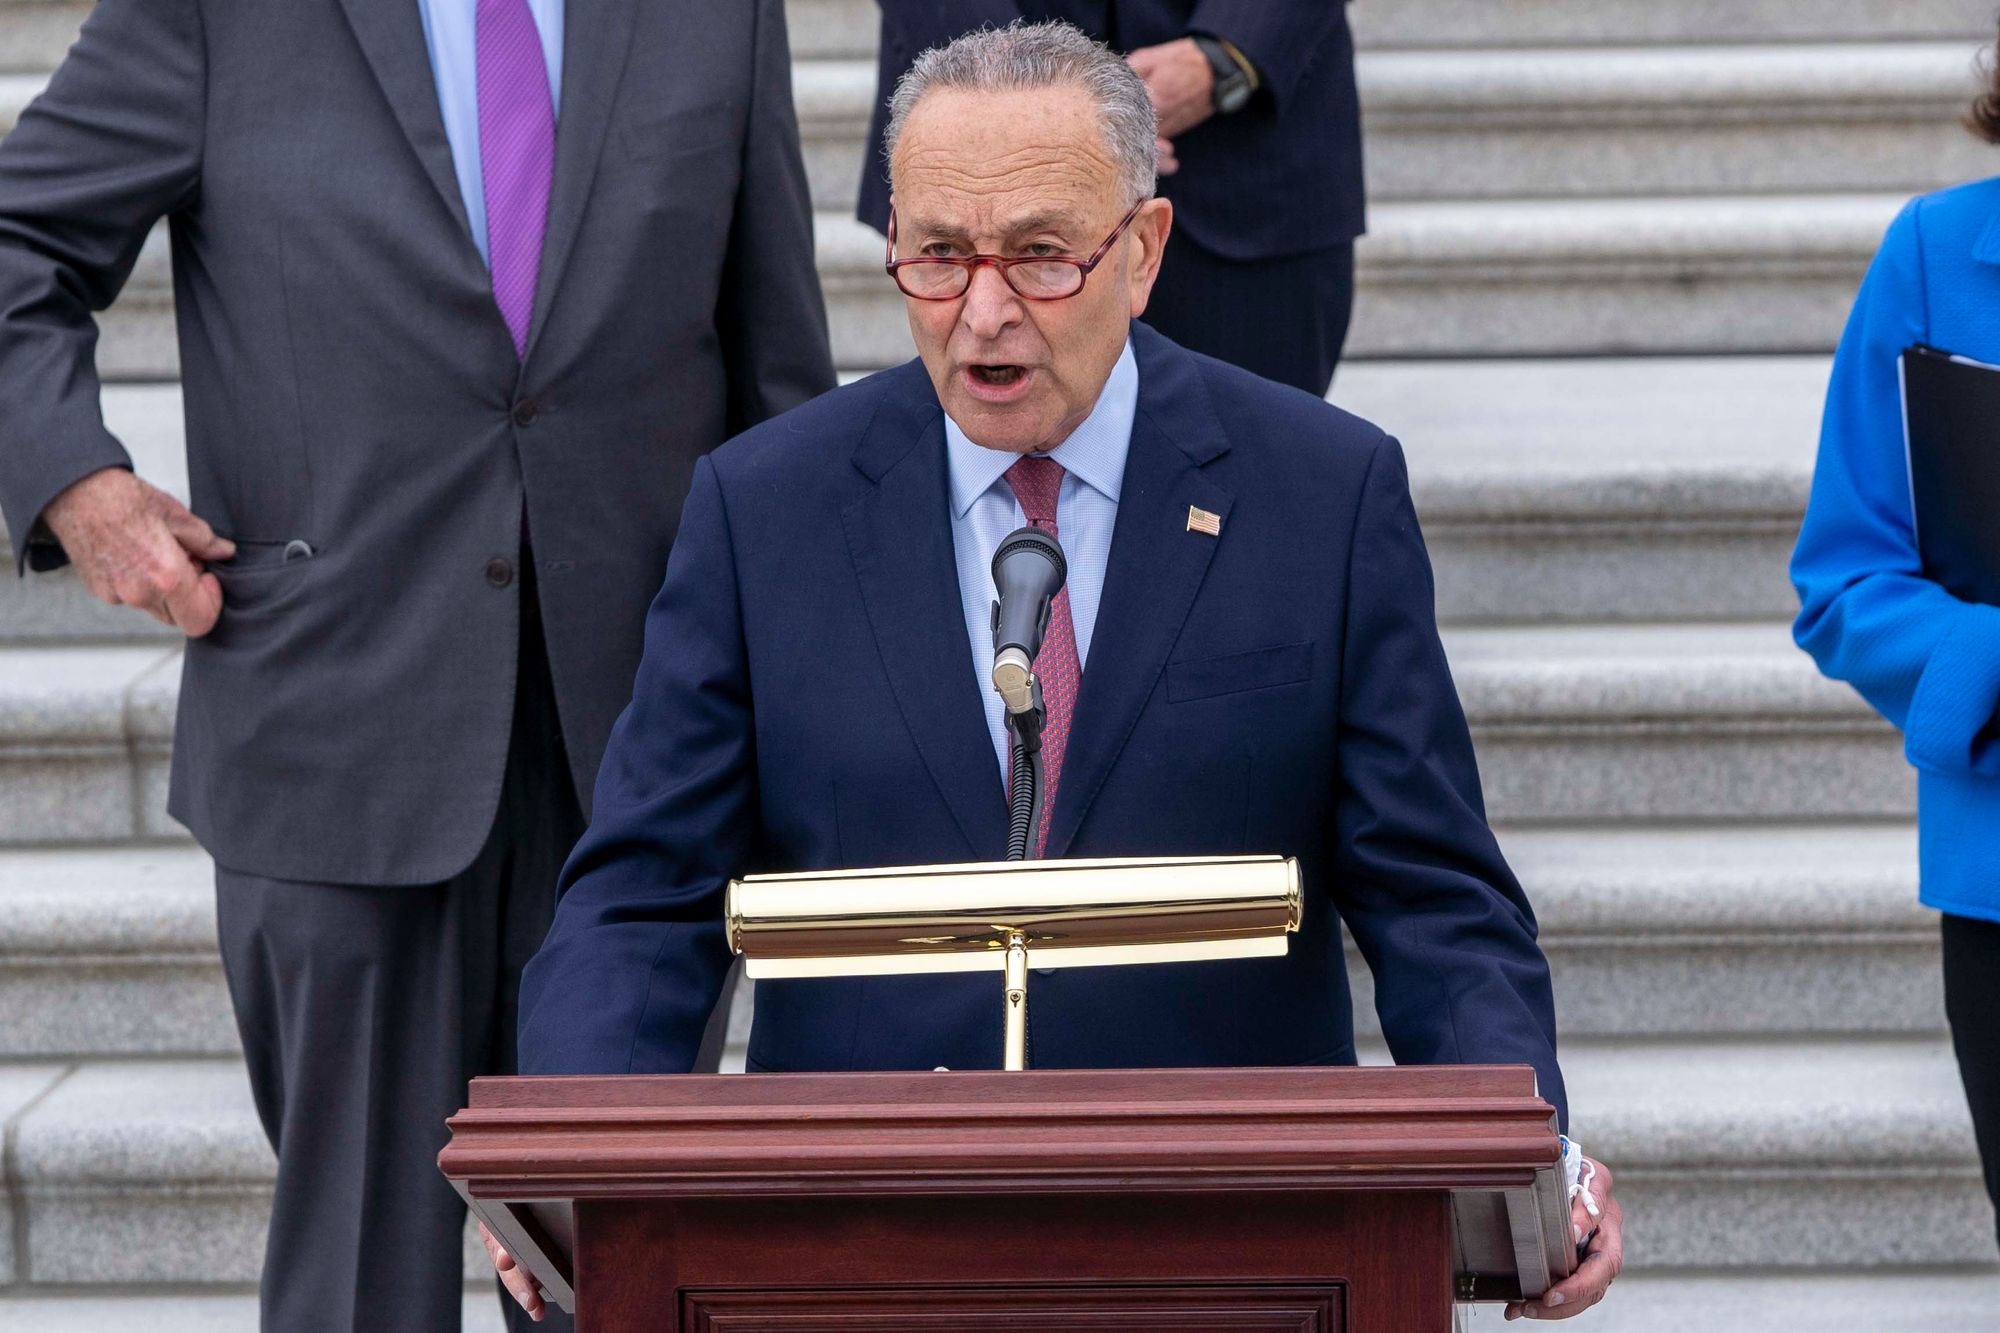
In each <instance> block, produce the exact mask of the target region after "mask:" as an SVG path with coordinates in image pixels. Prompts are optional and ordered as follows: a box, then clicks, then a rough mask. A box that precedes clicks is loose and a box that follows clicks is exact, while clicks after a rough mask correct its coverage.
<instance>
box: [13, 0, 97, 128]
mask: <svg viewBox="0 0 2000 1333" xmlns="http://www.w3.org/2000/svg"><path fill="white" fill-rule="evenodd" d="M89 13H90V5H89V3H88V2H87V0H0V74H9V73H16V72H20V73H34V72H37V71H47V70H52V69H54V68H55V67H56V66H57V65H58V64H60V63H61V62H62V58H63V53H64V52H66V51H68V50H69V44H70V43H71V42H73V41H75V40H76V30H77V29H78V28H79V27H81V26H82V25H83V20H84V16H85V15H87V14H89ZM5 101H6V99H5V96H4V94H0V103H4V102H5ZM6 123H8V124H10V125H11V124H12V123H13V117H12V116H11V115H8V117H7V122H6Z"/></svg>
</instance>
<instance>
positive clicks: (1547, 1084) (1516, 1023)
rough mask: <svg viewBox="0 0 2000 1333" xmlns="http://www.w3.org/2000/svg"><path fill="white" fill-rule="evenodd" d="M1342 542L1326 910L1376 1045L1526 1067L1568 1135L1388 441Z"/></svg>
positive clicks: (1406, 1055) (1517, 892)
mask: <svg viewBox="0 0 2000 1333" xmlns="http://www.w3.org/2000/svg"><path fill="white" fill-rule="evenodd" d="M1353 543H1354V544H1353V548H1352V551H1351V553H1350V555H1349V558H1348V564H1349V572H1348V580H1347V586H1348V589H1349V598H1350V603H1349V611H1348V624H1347V630H1346V644H1347V648H1346V656H1345V660H1344V661H1343V663H1342V666H1341V680H1342V686H1341V688H1342V696H1341V705H1340V716H1341V724H1340V741H1339V747H1338V761H1339V765H1340V777H1341V786H1340V789H1339V793H1338V797H1337V804H1336V809H1335V812H1334V818H1335V819H1336V821H1337V823H1338V829H1337V832H1338V835H1339V836H1338V838H1337V839H1336V843H1337V845H1338V847H1339V848H1340V860H1339V863H1338V864H1337V865H1336V866H1335V868H1334V877H1333V879H1334V896H1335V902H1336V905H1337V906H1338V908H1339V910H1340V915H1341V919H1342V920H1343V921H1345V922H1346V923H1347V928H1348V931H1349V933H1350V934H1352V935H1353V936H1354V942H1355V943H1356V944H1357V945H1358V946H1360V949H1361V953H1362V956H1363V957H1365V958H1366V959H1367V960H1368V967H1369V970H1370V971H1372V972H1373V973H1374V974H1375V1008H1376V1011H1377V1013H1379V1014H1380V1016H1381V1019H1382V1031H1383V1034H1384V1035H1385V1036H1386V1037H1387V1038H1388V1041H1389V1049H1390V1051H1391V1053H1393V1054H1394V1055H1395V1057H1396V1061H1397V1063H1399V1064H1529V1065H1533V1066H1534V1067H1535V1072H1536V1074H1537V1075H1538V1076H1539V1079H1540V1084H1541V1092H1542V1096H1544V1097H1546V1098H1547V1099H1548V1100H1549V1102H1550V1104H1552V1105H1553V1106H1554V1107H1555V1108H1556V1111H1557V1114H1558V1116H1559V1117H1560V1118H1561V1120H1562V1122H1563V1123H1564V1125H1565V1126H1566V1125H1567V1124H1568V1121H1569V1110H1568V1101H1567V1098H1566V1097H1565V1095H1564V1091H1563V1080H1562V1071H1561V1069H1560V1068H1558V1066H1557V1064H1556V1020H1555V998H1554V991H1553V988H1552V986H1551V984H1550V980H1549V967H1548V960H1547V959H1545V958H1544V957H1543V956H1542V951H1541V947H1540V946H1539V945H1538V944H1537V943H1536V942H1535V917H1534V912H1533V910H1532V909H1531V908H1530V907H1529V906H1528V899H1527V895H1526V894H1525V893H1523V892H1522V890H1521V886H1520V884H1519V882H1518V881H1517V880H1516V879H1515V878H1514V874H1513V871H1512V870H1510V869H1509V868H1508V866H1507V862H1506V858H1505V857H1503V856H1502V855H1501V853H1500V848H1499V845H1498V844H1497V843H1496V842H1495V841H1494V839H1493V833H1492V830H1491V829H1490V828H1488V827H1487V823H1486V810H1485V802H1484V799H1483V798H1482V796H1481V794H1480V789H1479V769H1478V765H1477V763H1476V761H1475V760H1474V758H1473V753H1472V738H1471V735H1470V733H1469V732H1468V730H1467V727H1466V722H1465V713H1464V710H1463V709H1462V708H1460V706H1459V702H1458V691H1457V688H1456V687H1455V686H1454V685H1453V683H1452V679H1451V669H1450V667H1449V666H1448V665H1447V664H1446V662H1445V656H1444V648H1443V645H1442V644H1441V643H1440V642H1439V640H1438V633H1437V623H1436V618H1435V613H1434V611H1433V607H1434V605H1435V598H1434V594H1433V591H1432V586H1433V585H1432V581H1431V567H1430V558H1429V556H1428V555H1427V554H1426V553H1425V550H1424V543H1423V536H1422V534H1421V532H1420V531H1419V529H1418V527H1417V515H1416V511H1415V509H1414V507H1413V506H1412V505H1411V503H1410V490H1409V478H1408V474H1407V472H1406V471H1405V469H1404V465H1403V452H1402V448H1401V446H1400V445H1398V444H1397V443H1396V442H1395V441H1394V440H1392V439H1387V438H1384V440H1383V442H1382V444H1381V446H1380V447H1379V449H1378V452H1377V454H1376V456H1375V458H1374V460H1373V462H1372V464H1371V465H1370V468H1369V471H1368V476H1367V480H1366V482H1365V483H1364V485H1363V488H1362V495H1361V501H1360V508H1359V513H1358V515H1357V519H1356V523H1355V527H1354V537H1353Z"/></svg>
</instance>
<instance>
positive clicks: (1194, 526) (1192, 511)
mask: <svg viewBox="0 0 2000 1333" xmlns="http://www.w3.org/2000/svg"><path fill="white" fill-rule="evenodd" d="M1187 530H1188V531H1189V532H1200V533H1204V534H1206V535H1208V536H1210V537H1220V536H1221V535H1222V515H1220V514H1211V513H1209V512H1208V511H1207V510H1206V509H1202V508H1199V507H1197V506H1195V505H1189V506H1188V525H1187Z"/></svg>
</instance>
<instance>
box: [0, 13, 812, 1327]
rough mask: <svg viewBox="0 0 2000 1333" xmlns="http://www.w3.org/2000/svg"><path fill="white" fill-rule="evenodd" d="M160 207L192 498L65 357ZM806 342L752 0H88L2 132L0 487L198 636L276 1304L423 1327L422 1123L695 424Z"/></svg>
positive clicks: (524, 952) (665, 510)
mask: <svg viewBox="0 0 2000 1333" xmlns="http://www.w3.org/2000/svg"><path fill="white" fill-rule="evenodd" d="M162 217H165V218H166V219H167V220H168V222H169V225H170V227H171V233H172V242H173V258H174V290H175V299H176V305H177V313H178V318H179V328H180V347H181V373H182V377H183V385H184V393H185V402H186V412H187V439H188V454H189V476H190V483H191V490H192V506H191V508H192V512H189V510H187V509H184V508H182V507H181V505H180V504H179V503H178V502H176V501H174V500H173V499H171V498H169V497H167V496H165V495H163V494H162V493H161V492H159V491H157V490H155V489H153V488H152V487H150V486H148V485H147V484H146V482H145V481H144V480H143V479H141V478H139V477H136V476H134V475H133V474H132V473H131V472H130V470H129V468H130V461H129V459H128V457H127V455H126V453H125V451H124V449H123V448H121V447H120V445H119V443H118V441H117V440H115V439H114V438H113V437H112V436H111V435H110V434H109V433H107V431H106V430H105V428H104V425H103V420H102V417H101V414H100V411H99V403H98V384H97V378H96V372H95V369H94V365H93V349H94V346H95V337H96V329H95V325H94V322H93V313H94V312H96V311H99V310H102V309H103V308H104V307H105V306H107V305H108V304H110V302H111V300H112V299H113V298H114V297H115V296H116V295H117V293H118V291H119V288H120V287H121V285H122V284H123V283H124V281H125V279H126V277H127V276H128V274H129V273H130V272H131V269H132V267H133V264H134V263H135V261H136V259H137V256H138V254H139V250H140V246H141V244H142V242H143V241H144V240H145V238H146V235H147V233H148V231H149V230H150V229H151V228H152V226H153V224H154V223H155V222H156V221H157V220H158V219H160V218H162ZM832 382H833V376H832V370H831V361H830V357H829V354H828V350H827V342H826V329H825V314H824V311H823V309H822V307H821V304H820V298H819V291H818V284H817V281H816V279H815V275H814V269H813V256H812V239H811V212H810V202H809V198H808V195H807V191H806V184H805V176H804V172H803V169H802V167H801V164H800V160H799V150H798V143H797V129H796V126H795V124H794V120H793V113H792V104H791V89H790V57H789V52H788V50H787V44H786V37H785V30H784V20H783V12H782V7H781V4H780V0H754V2H746V3H739V4H729V5H713V4H700V3H696V0H650V2H648V0H567V3H564V0H296V2H295V3H288V4H284V5H271V4H264V3H251V0H101V3H100V4H99V6H98V8H97V10H96V12H95V13H94V14H93V15H92V17H91V18H90V20H89V21H88V22H87V23H86V24H85V26H84V29H83V33H82V36H81V38H80V39H79V41H78V43H77V45H76V47H75V48H74V49H73V50H72V52H71V53H70V55H69V58H68V59H67V61H66V62H65V63H64V65H63V66H62V68H61V69H60V70H58V71H57V73H56V75H55V77H54V79H53V81H52V82H51V84H50V85H49V88H48V90H47V91H46V92H45V93H44V95H43V96H42V97H41V98H40V99H39V100H38V101H36V102H35V103H34V104H33V105H32V106H31V107H30V108H29V109H28V110H27V112H26V113H25V114H24V115H23V116H22V118H21V121H20V124H19V127H18V128H17V129H16V130H15V131H14V132H13V134H12V135H11V136H10V137H9V138H8V139H7V141H6V142H5V144H4V145H0V401H3V402H5V404H6V409H5V411H4V412H0V509H4V515H5V518H6V521H7V523H8V525H9V527H10V529H11V530H12V531H13V532H14V533H16V534H18V535H19V536H20V538H21V540H18V541H17V542H16V545H17V547H18V548H19V549H20V551H21V552H22V557H23V559H24V561H25V562H26V563H28V564H30V565H32V566H34V567H36V568H50V567H53V566H54V565H56V564H59V563H60V562H61V561H62V560H63V559H65V558H67V559H69V560H72V561H74V562H75V564H76V565H77V567H78V572H79V573H80V575H81V577H82V579H83V581H84V583H85V584H86V586H87V587H88V588H89V589H90V590H91V591H92V592H93V593H95V594H96V595H98V596H99V597H101V598H103V599H104V600H106V601H111V602H122V603H126V604H129V605H132V606H135V607H138V608H141V609H143V610H146V611H149V612H151V613H152V614H154V615H155V616H157V617H159V618H161V619H163V620H166V621H168V622H169V623H171V624H173V625H176V626H178V627H179V628H180V629H181V630H183V631H184V632H185V633H187V634H188V635H189V636H190V638H189V641H188V645H187V652H186V667H185V673H184V677H183V681H182V687H181V696H180V717H179V726H178V731H177V733H176V745H175V753H174V769H173V793H172V797H171V803H170V809H171V810H172V812H173V814H174V815H175V816H176V817H177V818H179V819H180V820H182V821H183V822H184V823H186V824H187V825H188V827H189V828H191V829H192V830H193V831H194V833H195V835H196V836H197V837H198V838H199V839H200V840H201V842H202V844H203V845H204V846H205V847H207V848H208V850H209V851H210V852H211V853H212V854H213V856H214V858H215V862H216V865H217V888H218V898H219V920H220V926H221V935H222V944H223V953H224V962H225V966H226V968H227V972H228V976H229V982H230V988H231V992H232V995H233V997H234V999H235V1003H236V1008H237V1017H238V1023H239V1027H240V1029H241V1032H242V1036H243V1041H244V1047H245V1052H246V1055H247V1057H248V1060H249V1067H250V1077H251V1082H252V1085H253V1090H254V1092H255V1095H256V1101H257V1105H258V1109H259V1111H260V1113H261V1115H262V1117H263V1120H264V1124H265V1128H266V1130H267V1131H268V1133H269V1134H270V1137H271V1141H272V1143H273V1144H274V1146H275V1147H276V1149H277V1154H278V1183H277V1199H276V1205H275V1210H274V1214H273V1218H272V1223H271V1230H270V1242H269V1248H268V1252H267V1257H266V1262H265V1280H264V1284H263V1310H264V1320H265V1325H266V1327H269V1328H276V1329H284V1330H294V1329H332V1328H341V1329H347V1328H362V1327H366V1328H389V1327H396V1328H413V1329H415V1328H421V1329H426V1330H434V1329H449V1328H455V1327H457V1323H458V1318H459V1308H460V1293H461V1290H462V1288H461V1278H460V1273H461V1268H460V1264H461V1258H460V1254H461V1251H460V1244H459V1239H460V1228H461V1226H462V1218H463V1210H462V1208H461V1207H460V1206H459V1204H458V1201H457V1199H456V1197H455V1196H454V1195H453V1194H452V1193H451V1191H450V1189H449V1188H448V1187H447V1186H446V1185H445V1184H444V1183H443V1181H442V1180H441V1178H440V1177H439V1176H438V1174H437V1171H436V1169H435V1165H434V1158H435V1155H436V1152H437V1150H438V1148H439V1147H440V1146H441V1144H442V1143H443V1141H444V1137H445V1134H444V1129H443V1119H444V1117H445V1116H446V1115H447V1114H449V1113H450V1112H451V1111H453V1110H455V1109H456V1108H457V1107H458V1106H460V1105H462V1098H463V1094H464V1087H465V1081H466V1079H467V1078H468V1077H469V1076H471V1075H474V1074H478V1073H483V1072H489V1071H505V1070H507V1069H508V1068H510V1067H511V1060H512V1054H513V1049H514V1031H513V1025H514V1002H515V999H514V997H515V988H516V974H517V972H518V969H519V967H520V965H521V963H522V962H524V961H525V960H526V959H527V957H528V956H529V955H530V954H531V953H532V952H533V951H534V949H535V947H536V946H537V945H538V944H539V942H540V940H541V936H542V934H543V931H544V929H545V928H546V926H547V923H548V920H549V916H550V913H551V911H552V907H553V892H554V889H553V885H554V882H555V877H556V871H557V869H558V868H559V867H560V865H561V863H562V858H563V856H564V854H565V853H566V851H567V850H568V846H569V844H570V842H571V841H572V840H573V839H574V838H575V836H576V834H577V833H578V831H579V830H580V827H581V821H582V819H583V817H584V814H585V812H584V811H583V810H582V808H581V805H580V800H579V796H580V795H581V798H582V800H587V799H588V796H589V793H590V791H591V785H592V780H593V779H594V777H595V774H596V771H597V766H598V759H599V756H600V754H601V752H602V750H603V748H604V744H605V741H606V738H607V735H608V733H609V731H610V727H611V723H612V720H613V719H614V718H615V717H616V715H617V713H618V712H619V710H620V708H621V707H622V706H623V705H624V703H625V701H626V699H627V698H628V696H629V693H630V689H631V682H632V677H633V672H634V669H635V667H636V665H637V663H638V660H639V650H640V633H641V626H642V622H643V620H644V617H645V611H646V606H647V603H648V601H649V600H650V598H651V596H652V594H653V592H654V591H655V590H656V588H657V586H658V584H659V580H660V574H661V570H662V569H663V568H664V566H665V562H666V555H667V549H668V547H669V546H670V545H671V543H672V541H673V536H674V526H675V523H676V521H677V518H678V515H679V513H680V508H681V501H682V498H683V495H684V493H685V491H686V489H687V485H688V480H689V477H690V474H691V472H692V469H693V467H694V462H695V459H696V458H697V456H698V455H700V454H701V453H702V452H703V451H705V450H706V449H708V448H710V447H711V446H713V445H715V444H717V443H719V442H720V441H722V440H723V439H725V438H727V437H728V436H729V435H731V434H734V433H735V432H737V431H739V430H741V429H743V428H745V427H747V426H749V425H751V424H753V423H755V422H757V421H759V420H761V419H762V418H764V417H767V416H770V415H772V414H775V413H778V412H782V411H784V410H785V409H787V408H790V407H792V406H794V405H795V404H797V403H799V402H801V401H803V400H804V399H806V398H809V397H811V396H813V395H814V394H816V393H818V392H819V391H821V390H823V389H825V388H828V387H830V386H831V384H832ZM195 515H199V516H200V517H199V518H197V517H195ZM364 1291H365V1292H366V1299H367V1303H366V1305H365V1306H364V1305H363V1304H362V1303H361V1293H362V1292H364Z"/></svg>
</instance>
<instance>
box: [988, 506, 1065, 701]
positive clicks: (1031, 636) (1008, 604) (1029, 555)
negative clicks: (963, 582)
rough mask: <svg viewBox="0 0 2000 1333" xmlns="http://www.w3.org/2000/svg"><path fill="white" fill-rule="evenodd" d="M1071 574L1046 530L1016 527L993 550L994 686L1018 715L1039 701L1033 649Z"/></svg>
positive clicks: (1060, 551) (1059, 545) (1040, 645)
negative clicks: (995, 595)
mask: <svg viewBox="0 0 2000 1333" xmlns="http://www.w3.org/2000/svg"><path fill="white" fill-rule="evenodd" d="M1068 577H1069V561H1067V560H1065V559H1064V558H1063V551H1062V546H1061V544H1060V543H1058V542H1057V541H1056V539H1055V538H1054V537H1052V536H1050V535H1049V534H1048V532H1046V531H1045V530H1043V529H1041V528H1037V527H1025V528H1016V529H1015V530H1014V531H1013V532H1011V533H1009V534H1008V535H1007V539H1006V540H1005V541H1003V542H1001V543H1000V549H999V550H997V551H995V552H994V553H993V586H994V587H995V588H996V589H998V590H999V593H1000V600H999V601H997V602H995V603H994V604H993V688H994V689H995V690H998V691H999V693H1000V697H1001V698H1002V699H1003V700H1005V701H1006V704H1007V711H1008V712H1009V713H1012V714H1015V715H1016V716H1018V715H1020V714H1022V713H1026V712H1029V711H1031V710H1032V709H1034V708H1035V707H1036V705H1037V704H1038V703H1039V702H1040V700H1039V699H1038V698H1037V691H1036V689H1035V676H1034V663H1035V654H1036V653H1037V652H1039V651H1041V647H1042V635H1043V634H1044V633H1045V632H1047V630H1048V627H1049V604H1050V603H1051V602H1053V601H1054V600H1055V595H1056V594H1057V593H1059V592H1061V591H1062V586H1063V580H1064V579H1066V578H1068Z"/></svg>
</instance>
